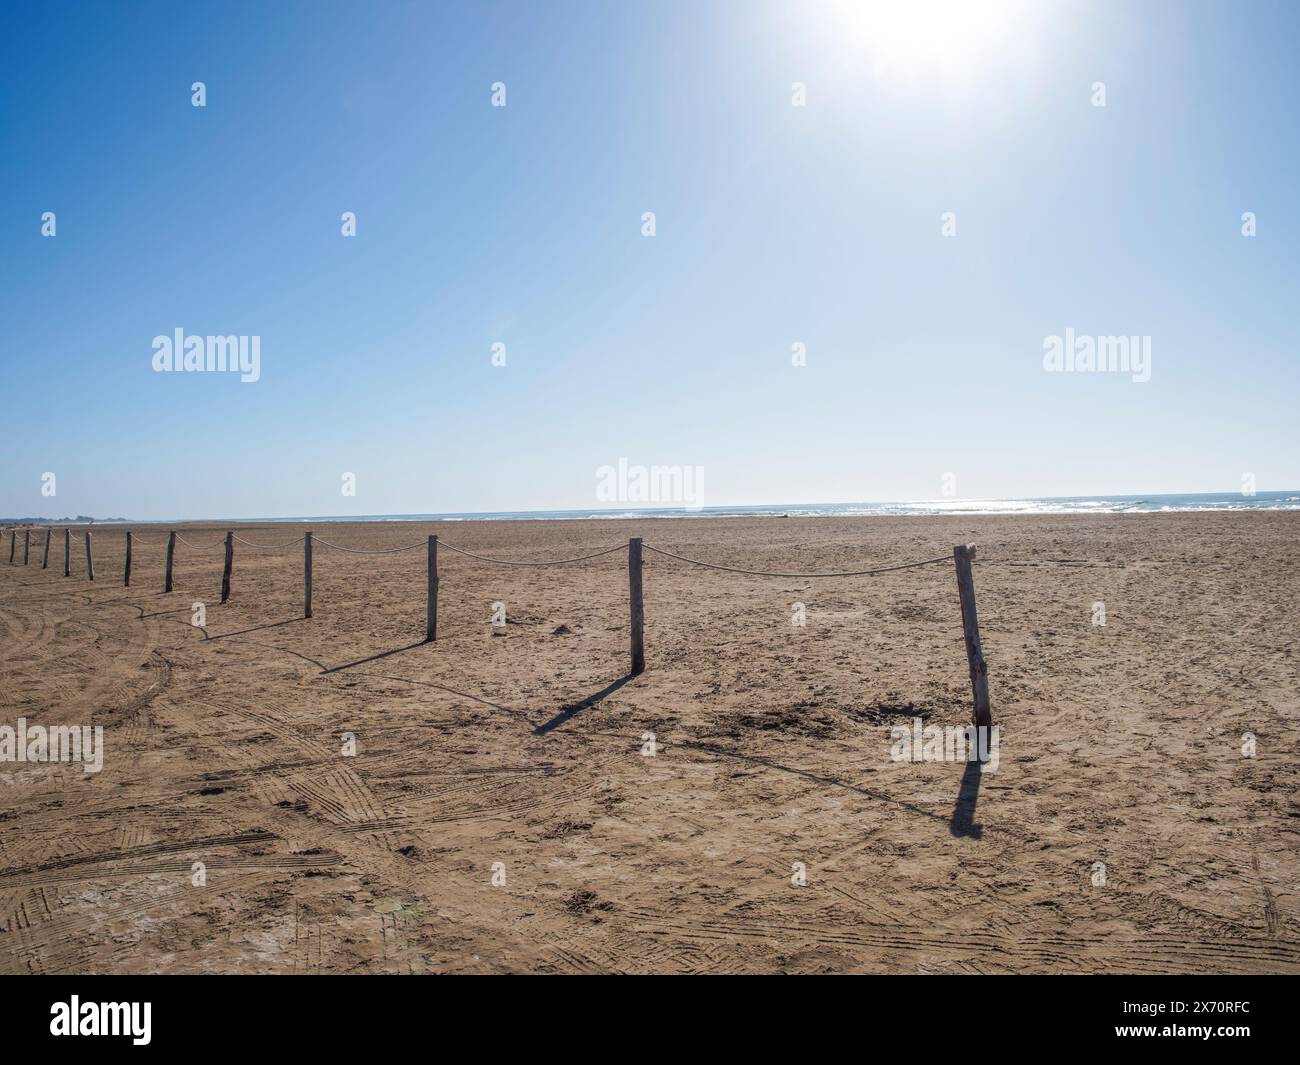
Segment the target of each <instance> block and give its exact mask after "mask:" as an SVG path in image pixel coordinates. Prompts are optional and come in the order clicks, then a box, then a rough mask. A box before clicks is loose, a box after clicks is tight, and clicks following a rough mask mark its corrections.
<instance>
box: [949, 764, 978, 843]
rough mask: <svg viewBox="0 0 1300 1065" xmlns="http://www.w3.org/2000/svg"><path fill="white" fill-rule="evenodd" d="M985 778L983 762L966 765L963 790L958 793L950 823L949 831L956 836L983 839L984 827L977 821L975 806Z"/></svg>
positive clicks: (962, 777)
mask: <svg viewBox="0 0 1300 1065" xmlns="http://www.w3.org/2000/svg"><path fill="white" fill-rule="evenodd" d="M983 777H984V763H983V762H981V761H980V760H979V759H978V758H973V759H971V760H970V761H968V762H967V763H966V772H964V773H963V774H962V776H961V789H960V790H959V791H958V792H957V803H956V805H954V806H953V808H952V820H951V821H950V822H948V831H949V832H951V833H952V834H953V835H954V836H958V837H961V836H966V837H969V838H970V839H981V838H983V835H984V826H983V825H980V824H977V823H976V821H975V804H976V803H977V802H979V797H980V781H981V780H982V779H983Z"/></svg>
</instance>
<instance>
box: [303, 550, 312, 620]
mask: <svg viewBox="0 0 1300 1065" xmlns="http://www.w3.org/2000/svg"><path fill="white" fill-rule="evenodd" d="M302 598H303V603H302V616H303V617H305V618H309V617H311V533H308V534H307V535H306V536H304V537H303V538H302Z"/></svg>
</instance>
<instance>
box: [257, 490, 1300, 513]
mask: <svg viewBox="0 0 1300 1065" xmlns="http://www.w3.org/2000/svg"><path fill="white" fill-rule="evenodd" d="M1248 510H1300V489H1297V490H1294V491H1288V492H1257V493H1256V494H1255V495H1253V496H1246V495H1242V494H1241V493H1240V492H1193V493H1186V494H1179V495H1131V496H1121V495H1113V496H1107V495H1088V496H1048V497H1043V498H1031V499H923V500H913V501H911V502H893V503H788V504H770V505H764V506H735V507H690V508H688V507H619V508H614V509H595V508H579V509H574V510H511V511H486V512H475V513H448V514H323V515H322V514H317V515H308V516H303V517H296V518H261V519H252V518H249V519H241V520H247V521H253V520H260V521H577V520H590V519H593V518H594V519H600V518H732V517H764V516H766V517H783V516H786V517H792V518H794V517H853V516H873V515H901V516H907V515H917V516H920V515H931V514H1117V513H1121V512H1123V513H1132V514H1168V513H1176V512H1178V511H1248Z"/></svg>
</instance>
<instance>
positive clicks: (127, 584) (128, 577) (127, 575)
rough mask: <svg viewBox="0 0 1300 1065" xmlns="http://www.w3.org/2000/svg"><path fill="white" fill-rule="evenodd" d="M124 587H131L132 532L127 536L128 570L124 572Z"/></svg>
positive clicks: (128, 531) (128, 532)
mask: <svg viewBox="0 0 1300 1065" xmlns="http://www.w3.org/2000/svg"><path fill="white" fill-rule="evenodd" d="M122 587H123V588H130V587H131V532H130V530H129V529H128V530H127V534H126V568H125V569H123V570H122Z"/></svg>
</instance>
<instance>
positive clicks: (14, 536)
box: [9, 529, 18, 566]
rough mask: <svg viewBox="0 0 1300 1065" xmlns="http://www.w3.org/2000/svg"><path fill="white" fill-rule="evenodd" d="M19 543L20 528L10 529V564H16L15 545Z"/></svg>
mask: <svg viewBox="0 0 1300 1065" xmlns="http://www.w3.org/2000/svg"><path fill="white" fill-rule="evenodd" d="M17 543H18V530H17V529H10V530H9V565H11V566H12V565H13V564H14V545H15V544H17Z"/></svg>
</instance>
